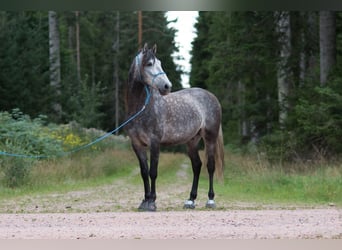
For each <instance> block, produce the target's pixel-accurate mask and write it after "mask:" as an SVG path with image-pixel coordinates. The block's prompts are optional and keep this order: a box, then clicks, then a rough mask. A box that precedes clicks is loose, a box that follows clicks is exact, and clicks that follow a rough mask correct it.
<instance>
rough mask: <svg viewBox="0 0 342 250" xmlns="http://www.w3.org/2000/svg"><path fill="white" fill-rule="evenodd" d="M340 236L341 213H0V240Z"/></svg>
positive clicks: (332, 237)
mask: <svg viewBox="0 0 342 250" xmlns="http://www.w3.org/2000/svg"><path fill="white" fill-rule="evenodd" d="M172 238H176V239H279V238H280V239H298V238H310V239H312V238H313V239H316V238H329V239H336V238H338V239H341V238H342V210H341V209H336V208H330V209H298V210H231V211H195V210H194V211H177V212H155V213H148V212H146V213H140V212H100V213H42V214H40V213H39V214H0V239H172Z"/></svg>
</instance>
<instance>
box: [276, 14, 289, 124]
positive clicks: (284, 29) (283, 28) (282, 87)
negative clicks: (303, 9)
mask: <svg viewBox="0 0 342 250" xmlns="http://www.w3.org/2000/svg"><path fill="white" fill-rule="evenodd" d="M277 14H278V15H279V16H278V23H277V30H278V33H279V35H280V36H279V43H280V60H279V64H278V102H279V124H280V127H281V128H284V127H285V121H286V119H287V115H288V110H289V102H288V96H289V93H290V86H291V84H290V79H291V77H290V69H289V65H288V64H289V59H290V55H291V27H290V13H289V12H278V13H277Z"/></svg>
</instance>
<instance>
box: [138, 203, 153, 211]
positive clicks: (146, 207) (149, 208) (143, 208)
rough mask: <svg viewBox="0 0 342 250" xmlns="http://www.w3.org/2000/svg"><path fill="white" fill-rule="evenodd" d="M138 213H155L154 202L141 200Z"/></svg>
mask: <svg viewBox="0 0 342 250" xmlns="http://www.w3.org/2000/svg"><path fill="white" fill-rule="evenodd" d="M138 210H139V211H142V212H144V211H148V212H155V211H156V210H157V206H156V203H155V202H154V201H148V200H143V201H142V202H141V204H140V206H139V207H138Z"/></svg>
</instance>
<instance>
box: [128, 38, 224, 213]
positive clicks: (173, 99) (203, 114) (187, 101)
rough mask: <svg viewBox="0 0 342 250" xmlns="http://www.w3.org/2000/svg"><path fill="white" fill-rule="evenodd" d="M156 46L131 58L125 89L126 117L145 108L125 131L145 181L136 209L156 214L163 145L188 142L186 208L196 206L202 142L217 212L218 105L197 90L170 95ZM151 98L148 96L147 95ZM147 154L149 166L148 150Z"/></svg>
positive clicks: (219, 162)
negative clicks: (190, 172)
mask: <svg viewBox="0 0 342 250" xmlns="http://www.w3.org/2000/svg"><path fill="white" fill-rule="evenodd" d="M156 51H157V46H156V45H154V46H153V47H152V48H148V46H147V44H145V45H144V47H143V48H142V49H141V50H140V51H139V53H138V54H137V55H136V56H135V58H134V59H133V62H132V64H131V66H130V70H129V73H128V81H127V88H126V115H127V117H131V116H132V115H134V114H136V113H137V112H139V110H140V109H141V107H143V106H144V105H146V107H145V106H144V108H145V110H144V112H142V113H141V114H140V115H139V116H138V117H137V118H135V119H134V120H133V121H131V122H130V123H129V124H128V125H127V126H126V127H125V130H126V132H127V134H128V136H129V138H130V140H131V145H132V148H133V151H134V152H135V154H136V156H137V158H138V161H139V165H140V174H141V178H142V180H143V183H144V192H145V197H144V199H143V200H142V202H141V204H140V205H139V207H138V210H139V211H156V209H157V206H156V202H155V201H156V197H157V196H156V178H157V175H158V161H159V154H160V147H161V146H169V145H178V144H186V145H187V154H188V156H189V157H190V160H191V165H192V170H193V182H192V188H191V192H190V197H189V199H188V200H186V201H185V203H184V206H183V207H184V208H189V209H193V208H195V199H196V198H197V189H198V181H199V176H200V172H201V166H202V161H201V159H200V156H199V149H198V144H199V141H200V140H201V138H202V139H203V140H204V145H205V152H206V162H207V170H208V174H209V191H208V201H207V203H206V207H207V208H215V207H216V204H215V201H214V196H215V193H214V188H213V181H214V172H215V170H216V171H217V176H218V178H219V179H223V162H224V154H223V137H222V127H221V117H222V111H221V105H220V103H219V101H218V100H217V98H216V97H215V96H214V95H213V94H212V93H210V92H208V91H207V90H204V89H201V88H187V89H182V90H179V91H175V92H171V88H172V84H171V82H170V80H169V79H168V77H167V75H166V73H165V72H164V71H163V69H162V66H161V62H160V60H159V59H158V58H157V57H156ZM147 95H150V96H147ZM146 99H149V103H148V102H147V101H146ZM148 149H149V151H150V168H149V166H148V158H147V150H148Z"/></svg>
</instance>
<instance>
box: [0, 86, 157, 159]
mask: <svg viewBox="0 0 342 250" xmlns="http://www.w3.org/2000/svg"><path fill="white" fill-rule="evenodd" d="M145 91H146V98H145V103H144V106H142V108H141V109H140V110H139V111H138V112H137V113H135V114H134V115H132V116H131V117H130V118H128V119H127V120H126V121H124V122H123V123H122V124H120V125H119V126H118V127H117V128H115V129H113V130H112V131H110V132H108V133H106V134H104V135H102V136H101V137H98V138H97V139H95V140H94V141H92V142H89V143H87V144H84V145H82V146H79V147H76V148H74V149H72V150H70V151H67V152H63V153H61V154H58V155H56V156H60V157H61V156H66V155H69V154H72V153H76V152H78V151H80V150H83V149H85V148H88V147H90V146H92V145H94V144H96V143H98V142H100V141H102V140H104V139H106V138H107V137H109V136H110V135H112V134H114V133H116V132H117V131H119V130H120V129H122V128H123V127H124V126H126V125H127V124H128V123H130V122H131V121H133V120H134V119H135V118H137V117H138V116H139V115H140V114H141V113H142V112H143V111H144V110H145V108H146V106H147V105H148V103H149V102H150V98H151V93H150V90H149V89H148V87H147V86H146V85H145ZM0 155H4V156H12V157H19V158H32V159H46V158H51V157H53V156H52V155H50V156H49V155H25V154H15V153H8V152H4V151H0Z"/></svg>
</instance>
